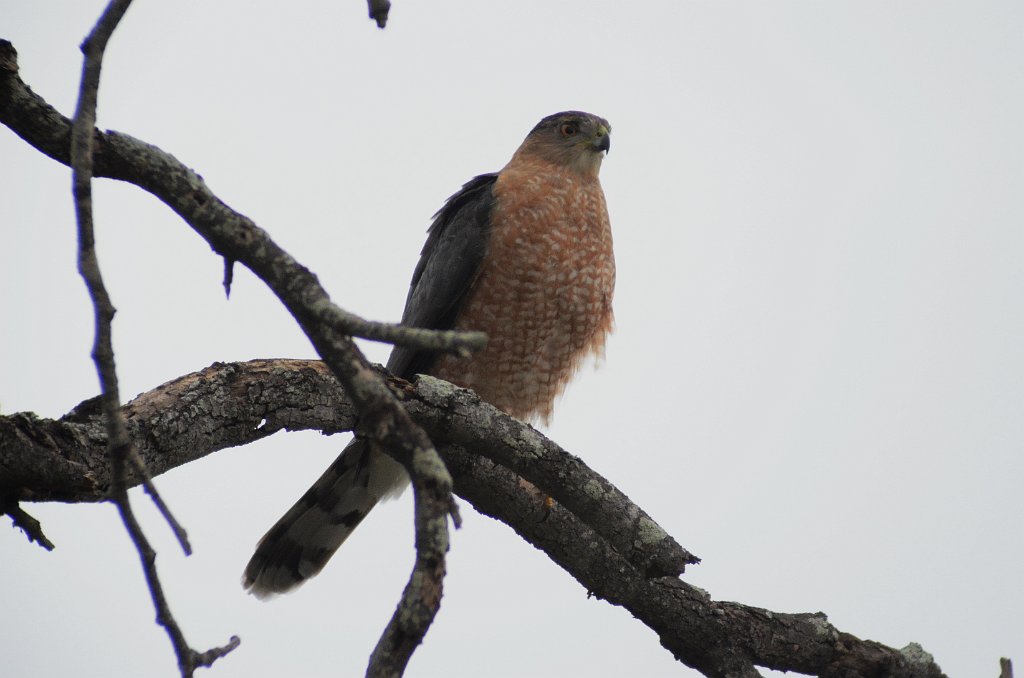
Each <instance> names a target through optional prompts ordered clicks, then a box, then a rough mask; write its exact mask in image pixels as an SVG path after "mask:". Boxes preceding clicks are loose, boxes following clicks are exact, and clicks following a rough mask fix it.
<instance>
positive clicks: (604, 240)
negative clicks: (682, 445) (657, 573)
mask: <svg viewBox="0 0 1024 678" xmlns="http://www.w3.org/2000/svg"><path fill="white" fill-rule="evenodd" d="M610 134H611V125H609V123H608V121H607V120H605V119H604V118H601V117H598V116H596V115H593V114H590V113H585V112H582V111H563V112H560V113H555V114H553V115H549V116H547V117H545V118H543V119H542V120H541V121H540V122H539V123H537V125H536V126H534V127H533V129H532V130H531V131H530V133H529V134H528V135H527V136H526V138H525V140H524V141H523V142H522V144H521V145H520V146H519V148H518V149H517V150H516V151H515V153H514V154H513V155H512V158H511V160H509V162H508V163H507V164H506V165H505V166H504V167H503V168H502V169H501V170H500V171H498V172H494V173H489V174H481V175H479V176H477V177H475V178H473V179H471V180H470V181H468V182H466V183H465V184H464V185H463V186H462V189H461V190H459V191H458V192H457V193H455V194H454V195H452V196H451V197H450V198H448V200H447V201H446V202H445V203H444V205H443V207H442V208H441V209H440V210H439V211H438V212H437V213H436V214H435V215H434V217H433V222H432V224H431V225H430V228H429V229H428V231H427V240H426V244H425V245H424V246H423V249H422V251H421V253H420V259H419V262H418V264H417V266H416V268H415V270H414V271H413V275H412V281H411V283H410V286H409V293H408V297H407V298H406V304H405V310H404V312H403V314H402V324H403V325H407V326H410V327H418V328H428V329H436V330H442V329H443V330H447V329H453V330H466V331H469V330H475V331H483V332H485V333H486V334H487V337H488V341H487V344H486V346H485V347H484V348H483V349H482V350H480V351H478V352H477V353H475V354H473V355H472V356H470V357H468V358H467V357H459V356H456V355H453V354H450V353H437V352H430V351H425V350H421V349H417V348H413V347H409V346H400V345H399V346H395V348H394V349H393V350H392V352H391V356H390V358H389V359H388V363H387V369H388V371H389V372H391V373H392V374H393V375H395V376H398V377H401V378H404V379H408V380H412V379H414V378H415V375H417V374H428V375H431V376H433V377H437V378H439V379H444V380H446V381H449V382H452V383H453V384H455V385H457V386H461V387H464V388H470V389H473V390H474V391H475V392H476V394H477V395H478V396H479V397H480V398H481V399H482V400H484V401H486V402H488V403H490V404H491V405H494V406H495V407H497V408H499V409H501V410H504V411H505V412H506V413H508V414H509V415H511V416H513V417H516V418H518V419H521V420H523V421H536V420H540V421H543V422H545V423H547V422H548V421H549V419H550V417H551V414H552V410H553V408H554V403H555V401H556V400H557V398H558V396H559V395H561V393H562V392H563V391H564V389H565V387H566V386H567V385H568V383H569V381H570V380H571V379H572V377H573V376H574V374H575V373H576V372H577V371H578V369H579V368H580V367H581V365H582V363H583V362H584V361H585V360H586V359H587V358H588V357H590V356H596V357H601V356H603V351H604V345H605V340H606V338H607V336H608V335H609V334H610V333H611V331H612V329H613V326H614V316H613V312H612V296H613V293H614V290H615V259H614V254H613V251H612V233H611V225H610V222H609V218H608V209H607V205H606V202H605V196H604V191H603V189H602V187H601V183H600V180H599V178H598V173H599V171H600V169H601V163H602V161H603V159H604V157H605V155H606V154H607V153H608V152H609V150H610V148H611V137H610ZM375 447H376V446H373V445H369V444H367V442H366V441H365V440H363V439H361V438H359V437H356V438H354V439H353V440H352V442H350V443H349V445H348V446H347V447H346V448H345V449H344V450H343V452H342V453H341V455H340V456H339V457H338V458H337V459H336V460H335V461H334V462H333V463H332V464H331V465H330V467H328V469H327V470H326V471H325V472H324V473H323V475H322V476H321V477H320V478H319V479H318V480H317V481H316V482H315V483H314V484H313V485H312V487H310V488H309V490H307V491H306V493H305V494H304V495H303V496H302V497H301V498H300V499H299V500H298V501H297V502H296V503H295V505H294V506H292V508H291V509H289V510H288V512H287V513H285V515H284V516H282V517H281V519H280V520H278V522H277V523H276V524H275V525H274V526H273V527H272V528H270V530H269V531H268V532H267V533H266V535H265V536H264V537H263V538H262V539H261V540H260V542H259V543H258V544H257V547H256V551H255V553H254V554H253V556H252V558H251V559H250V561H249V563H248V565H247V566H246V568H245V572H244V574H243V576H242V584H243V586H244V588H246V589H248V590H249V591H250V593H252V594H254V595H256V596H257V597H259V598H268V597H272V596H273V595H275V594H279V593H285V592H287V591H290V590H292V589H294V588H295V587H297V586H298V585H300V584H302V583H303V582H305V581H306V580H307V579H309V578H311V577H313V576H315V575H316V574H318V573H319V572H320V571H321V570H322V569H323V567H324V566H325V565H326V564H327V562H328V560H329V559H330V558H331V556H332V555H333V554H334V553H335V551H337V550H338V548H339V547H340V546H341V544H342V542H344V541H345V539H346V538H347V537H348V536H349V534H351V532H352V531H353V530H354V529H355V527H356V526H357V525H358V524H359V523H360V522H361V521H362V520H363V518H365V517H366V515H367V514H368V513H369V512H370V510H371V509H372V508H373V507H374V506H375V505H376V504H377V503H378V502H379V501H381V500H383V499H388V498H391V497H394V496H397V495H398V494H400V493H401V492H402V490H404V489H405V487H406V486H407V485H408V483H409V479H408V475H407V474H406V472H405V469H404V468H403V467H402V466H401V465H400V464H399V463H398V462H396V461H395V460H393V459H392V458H391V457H389V456H387V454H385V453H383V452H381V451H379V450H377V449H375Z"/></svg>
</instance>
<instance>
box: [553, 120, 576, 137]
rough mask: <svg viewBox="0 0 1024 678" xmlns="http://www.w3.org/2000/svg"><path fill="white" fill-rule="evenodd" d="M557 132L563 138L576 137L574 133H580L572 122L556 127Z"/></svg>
mask: <svg viewBox="0 0 1024 678" xmlns="http://www.w3.org/2000/svg"><path fill="white" fill-rule="evenodd" d="M558 131H559V132H561V133H562V136H563V137H572V136H576V133H577V132H579V131H580V127H579V125H577V124H576V123H574V122H563V123H562V124H561V125H560V126H559V127H558Z"/></svg>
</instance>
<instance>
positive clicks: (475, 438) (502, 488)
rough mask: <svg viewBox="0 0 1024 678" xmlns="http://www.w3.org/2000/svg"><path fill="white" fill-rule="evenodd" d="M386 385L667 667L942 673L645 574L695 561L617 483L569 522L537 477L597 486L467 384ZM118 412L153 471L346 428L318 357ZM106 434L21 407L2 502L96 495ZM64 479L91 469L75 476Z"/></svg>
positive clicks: (1, 439) (526, 532)
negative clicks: (630, 527) (630, 519)
mask: <svg viewBox="0 0 1024 678" xmlns="http://www.w3.org/2000/svg"><path fill="white" fill-rule="evenodd" d="M390 384H391V389H392V390H393V391H394V392H396V393H397V394H398V395H399V396H400V397H401V399H402V401H403V404H404V405H405V409H406V410H407V411H408V412H409V414H410V415H411V416H412V417H413V418H414V419H415V420H416V421H417V422H418V423H419V424H420V425H421V426H423V427H424V428H425V429H426V430H427V432H428V433H429V434H430V436H431V438H432V439H433V440H434V441H435V443H436V444H437V445H438V446H439V451H440V452H441V455H442V457H443V458H444V460H445V463H446V464H447V466H448V468H449V470H450V471H451V475H452V477H453V478H454V483H455V490H456V492H457V493H458V494H459V495H460V496H462V497H464V498H465V499H466V500H468V501H469V502H471V503H472V504H473V505H474V506H475V507H476V508H477V509H478V510H480V511H481V512H483V513H486V514H488V515H491V516H494V517H495V518H497V519H499V520H501V521H503V522H505V523H507V524H509V525H510V526H511V527H512V528H513V529H515V530H516V531H517V532H518V533H519V534H520V535H522V536H523V538H524V539H526V540H527V541H529V542H530V543H532V544H533V545H535V546H536V547H537V548H539V549H541V550H543V551H544V552H545V553H547V554H548V556H549V557H550V558H551V559H552V560H553V561H554V562H556V563H557V564H558V565H559V566H560V567H562V568H563V569H565V570H566V571H567V572H568V573H569V574H570V575H571V576H572V577H573V578H575V579H576V580H577V581H579V582H580V584H581V585H582V586H583V587H584V588H585V589H586V590H587V591H588V592H589V593H590V594H592V595H594V596H597V597H598V598H602V599H604V600H607V601H608V602H610V603H612V604H614V605H621V606H622V607H625V608H626V609H627V610H629V612H630V613H631V614H633V615H634V616H635V617H636V618H637V619H639V620H640V621H641V622H642V623H644V624H646V625H647V626H648V627H650V628H651V629H653V630H654V631H655V632H656V633H657V634H658V637H659V639H660V641H661V644H662V645H663V646H664V647H665V648H667V649H668V650H669V651H670V652H672V653H673V655H674V656H675V657H676V658H677V659H679V661H681V662H683V663H686V664H687V665H689V666H693V667H695V668H697V669H698V670H700V671H702V672H704V673H705V674H706V675H709V676H726V675H728V676H744V675H750V676H753V675H757V674H756V669H754V668H753V667H755V666H763V667H767V668H773V669H777V670H786V671H797V672H800V673H807V674H812V675H821V676H851V677H854V676H872V675H886V676H893V677H894V678H900V677H904V676H908V677H909V676H914V677H915V678H916V677H922V678H923V677H928V678H938V677H939V676H941V675H942V673H941V671H940V669H939V668H938V666H936V665H935V663H934V662H933V661H932V660H931V658H930V656H929V655H928V654H927V653H925V652H924V651H923V650H921V649H920V648H919V647H918V646H915V645H911V646H908V648H905V649H903V650H897V649H893V648H889V647H885V646H883V645H880V644H877V643H873V642H871V641H864V640H859V639H857V638H855V637H853V636H851V635H849V634H846V633H843V632H841V631H839V630H837V629H836V628H835V627H833V626H832V625H831V624H829V623H828V620H827V618H826V617H825V615H823V614H820V613H814V614H785V613H777V612H770V611H768V610H763V609H760V608H754V607H749V606H746V605H741V604H739V603H730V602H722V601H715V600H713V599H712V598H711V597H710V596H709V595H708V594H707V593H706V592H704V591H701V590H700V589H698V588H696V587H693V586H690V585H688V584H686V583H685V582H683V581H681V580H680V579H679V578H678V577H675V576H649V575H648V574H647V573H646V572H645V567H646V564H647V563H650V562H662V561H663V560H665V559H666V556H665V555H664V554H665V553H673V552H674V553H675V554H676V555H675V558H676V559H677V560H678V562H679V563H680V564H681V565H685V564H686V562H690V560H691V559H692V558H693V557H692V556H690V555H689V553H688V552H687V551H686V550H685V549H683V548H682V547H680V546H678V544H676V543H675V540H672V538H671V537H669V536H668V535H666V536H665V538H666V539H667V540H670V543H665V542H658V541H650V540H648V538H647V537H646V536H645V535H650V534H657V533H663V530H661V528H659V527H657V524H656V523H654V521H653V519H651V518H649V517H648V516H647V514H645V513H644V512H643V511H642V510H641V509H639V507H637V506H635V505H634V504H633V503H632V502H630V501H629V499H628V498H627V497H625V495H623V494H622V493H621V492H618V491H617V490H615V491H611V490H609V491H607V492H604V493H602V495H601V500H600V501H598V502H595V503H594V504H593V505H591V506H589V507H588V510H587V511H586V512H584V516H580V515H577V514H576V513H574V512H573V511H572V510H570V509H569V508H568V505H569V504H570V503H572V502H573V501H574V500H573V499H571V498H570V497H571V496H572V495H573V494H574V493H575V492H576V491H578V488H566V487H562V486H561V485H560V484H559V483H557V482H553V481H551V480H550V479H546V478H545V477H544V475H543V474H546V473H554V474H555V477H557V467H558V465H559V464H563V465H565V468H566V473H567V476H566V477H568V478H571V479H572V480H571V483H572V484H573V485H577V484H580V483H582V485H583V486H587V485H590V486H593V487H606V486H608V485H610V484H609V483H608V481H607V480H606V479H604V478H602V477H601V476H600V475H598V474H596V473H594V472H593V471H592V470H590V469H589V468H587V466H586V465H585V464H583V463H582V462H581V461H579V460H578V459H576V458H575V457H573V456H572V455H570V454H569V453H568V452H566V451H565V450H562V449H561V448H559V447H558V446H557V445H556V444H554V443H553V442H551V441H550V440H548V439H547V438H546V437H544V436H543V435H541V434H540V433H538V432H537V431H535V430H534V429H532V428H531V427H529V426H527V425H526V424H523V423H521V422H517V421H516V420H514V419H512V418H511V417H508V416H507V415H505V414H503V413H502V412H500V411H498V410H497V409H495V408H493V407H491V406H490V405H488V404H486V403H483V402H480V400H479V398H477V397H476V396H475V395H474V394H473V393H472V392H471V391H467V390H464V389H459V388H456V387H454V386H452V385H450V384H447V383H445V382H441V381H438V380H436V379H431V378H429V377H421V378H420V379H419V380H418V381H417V382H416V383H415V384H410V383H408V382H405V381H402V380H397V379H393V380H391V382H390ZM123 409H124V411H125V416H126V419H127V421H128V427H129V431H130V433H131V435H132V437H133V439H134V440H135V441H136V442H137V444H138V447H139V450H140V453H141V454H142V455H143V457H144V458H145V460H146V463H147V465H148V466H149V468H150V470H151V472H153V473H154V474H158V473H161V472H163V471H166V470H169V469H170V468H173V467H175V466H179V465H181V464H184V463H187V462H188V461H190V460H192V459H198V458H200V457H203V456H205V455H207V454H210V453H211V452H214V451H216V450H218V449H223V448H225V447H231V446H235V445H243V444H246V443H248V442H251V441H253V440H257V439H259V438H262V437H265V436H267V435H270V434H272V433H274V432H277V431H281V430H300V429H316V430H320V431H324V432H327V433H331V432H337V431H342V430H348V429H350V428H352V427H353V425H354V424H355V414H354V409H353V407H352V405H351V403H350V402H349V399H348V397H347V396H346V395H345V392H344V390H343V389H342V388H341V387H340V386H339V384H338V383H337V381H336V380H335V379H334V378H333V377H332V375H331V373H330V371H329V370H328V369H327V368H326V366H325V365H323V364H322V363H321V362H319V361H311V360H255V361H251V362H246V363H228V364H220V363H217V364H214V365H212V366H210V367H208V368H206V369H205V370H202V371H200V372H198V373H195V374H190V375H186V376H183V377H181V378H179V379H176V380H174V381H172V382H169V383H167V384H164V385H163V386H160V387H158V388H156V389H154V390H152V391H149V392H148V393H144V394H142V395H141V396H139V397H138V398H136V399H135V400H134V401H132V402H130V403H128V404H127V405H125V406H124V408H123ZM103 435H104V434H103V427H102V424H101V422H100V420H99V416H98V415H97V414H96V413H95V412H94V408H93V407H92V406H91V404H90V403H89V402H86V403H84V404H83V405H80V406H79V407H78V408H76V409H75V410H74V411H73V412H71V413H69V414H68V415H67V416H65V417H63V418H62V419H60V420H56V421H51V420H45V419H39V418H38V417H34V416H33V415H29V414H15V415H11V416H7V417H4V416H0V466H5V467H8V468H11V469H12V470H13V471H15V473H14V474H13V475H11V476H4V481H5V485H4V486H0V495H7V496H13V497H18V498H21V499H23V500H24V499H28V498H30V497H35V498H40V497H47V498H60V499H62V500H64V501H93V500H95V499H97V498H99V497H100V496H102V487H103V485H104V483H105V482H107V479H106V478H105V476H103V475H102V471H100V475H96V474H94V473H91V472H90V471H89V469H93V468H95V467H96V465H95V464H91V463H90V462H89V458H90V457H96V458H102V449H103V445H104V443H105V440H104V438H103ZM497 448H502V449H500V450H498V449H497ZM65 451H66V452H67V454H65V453H64V452H65ZM34 455H43V456H41V457H38V458H39V459H43V460H46V461H44V462H42V465H46V464H48V463H49V460H57V459H60V460H63V462H64V463H63V464H62V465H58V466H59V468H57V469H56V470H53V471H49V470H48V471H38V472H37V471H31V470H28V469H25V468H23V466H24V465H25V464H32V463H33V456H34ZM538 455H541V456H543V458H544V459H545V461H544V462H543V463H541V464H537V466H538V467H539V470H537V473H536V474H534V473H531V474H530V476H529V477H524V476H523V475H520V474H518V473H516V472H513V471H512V470H510V468H508V467H506V466H503V465H502V464H501V463H497V462H496V461H495V459H502V460H506V461H509V465H510V466H515V467H517V468H523V469H526V470H530V468H531V466H530V465H529V464H526V463H525V462H526V460H529V459H537V458H538ZM99 466H100V469H102V465H99ZM544 467H547V469H546V470H545V468H544ZM75 473H90V475H89V477H88V478H82V477H78V478H76V477H75ZM8 477H9V478H16V479H21V481H23V482H24V481H29V482H33V483H37V484H36V485H32V486H25V487H23V488H22V489H21V490H19V489H18V488H16V487H13V486H11V485H7V484H6V482H7V478H8ZM47 482H52V483H56V484H59V486H58V485H55V486H54V488H53V489H50V490H47V489H46V488H45V487H44V486H42V485H39V483H47ZM549 482H550V483H552V484H551V485H550V486H548V485H545V483H549ZM612 490H614V488H612ZM548 496H551V497H553V498H554V500H555V501H554V503H553V505H549V503H548V502H546V501H545V500H546V498H547V497H548ZM621 516H644V520H642V521H641V520H638V521H636V528H635V529H636V530H637V533H635V534H634V535H633V537H632V539H630V538H629V536H628V535H627V534H622V535H618V536H617V535H616V534H615V533H614V532H613V533H612V534H610V535H607V536H606V534H604V533H605V532H607V530H604V529H603V528H602V527H601V526H602V525H605V524H612V523H615V522H616V521H620V520H621ZM647 521H650V523H653V524H654V528H657V529H656V530H655V529H652V528H651V527H650V526H649V525H646V524H647ZM624 528H625V525H623V526H622V528H621V529H624ZM673 545H674V546H673ZM667 562H673V561H672V559H668V560H667ZM381 675H387V674H386V673H382V674H381Z"/></svg>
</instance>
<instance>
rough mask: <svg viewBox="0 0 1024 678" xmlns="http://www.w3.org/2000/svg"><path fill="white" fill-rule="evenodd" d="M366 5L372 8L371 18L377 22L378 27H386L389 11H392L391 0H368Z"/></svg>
mask: <svg viewBox="0 0 1024 678" xmlns="http://www.w3.org/2000/svg"><path fill="white" fill-rule="evenodd" d="M366 5H367V8H368V9H369V10H370V18H371V19H373V20H374V21H376V22H377V28H384V27H385V26H387V25H388V12H390V11H391V2H390V0H366Z"/></svg>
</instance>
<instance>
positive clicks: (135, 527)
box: [70, 0, 239, 678]
mask: <svg viewBox="0 0 1024 678" xmlns="http://www.w3.org/2000/svg"><path fill="white" fill-rule="evenodd" d="M130 5H131V0H112V1H111V2H110V4H108V5H107V8H106V9H105V10H104V12H103V14H102V15H101V16H100V19H99V21H98V22H97V23H96V25H95V26H94V27H93V30H92V31H91V32H90V33H89V35H88V37H86V39H85V42H83V43H82V53H83V54H84V55H85V59H84V63H83V65H82V80H81V86H80V89H79V97H78V106H77V109H76V111H75V117H74V120H73V122H72V129H71V148H70V155H71V175H72V190H73V193H74V198H75V214H76V216H77V220H78V270H79V273H81V275H82V278H83V279H84V280H85V284H86V287H87V288H88V290H89V296H90V298H91V299H92V303H93V308H94V309H95V323H96V339H95V343H94V345H93V351H92V356H93V360H94V361H95V363H96V370H97V372H98V373H99V378H100V386H101V390H102V393H101V396H100V399H101V404H102V409H103V414H104V417H103V418H104V422H105V424H106V432H107V438H108V440H107V449H108V453H109V458H110V476H111V483H110V499H111V501H113V502H114V504H115V505H116V506H117V510H118V513H119V514H120V515H121V520H122V522H123V523H124V526H125V529H127V531H128V535H129V536H130V537H131V540H132V543H133V544H134V545H135V550H136V551H137V552H138V554H139V560H140V561H141V563H142V570H143V573H144V575H145V578H146V584H147V586H148V587H149V592H150V597H151V598H152V600H153V606H154V607H155V608H156V613H157V614H156V618H157V622H158V623H159V624H160V625H161V626H163V627H164V630H165V631H166V632H167V635H168V637H169V638H170V641H171V645H172V646H173V648H174V653H175V655H176V656H177V659H178V669H179V670H180V671H181V675H182V676H183V678H190V677H191V676H192V675H193V674H194V673H195V669H196V668H197V667H198V666H209V664H210V663H211V662H213V661H214V660H216V659H217V658H219V657H221V656H223V655H225V654H227V653H228V652H230V651H231V650H232V649H234V648H235V647H237V646H238V643H239V640H238V638H237V637H232V639H231V641H230V642H229V644H228V645H226V646H224V647H222V648H216V649H215V650H212V651H208V652H205V653H203V654H202V655H201V654H200V653H198V652H196V651H195V650H193V649H192V648H191V646H189V644H188V642H187V641H186V640H185V636H184V634H183V633H182V631H181V627H180V626H179V624H178V622H177V620H176V619H175V618H174V615H173V614H172V613H171V609H170V606H169V605H168V604H167V598H166V596H165V595H164V592H163V586H162V585H161V583H160V577H159V575H158V574H157V571H156V552H155V551H154V550H153V548H152V546H151V545H150V543H149V540H148V539H146V535H145V534H144V533H143V531H142V527H141V526H140V525H139V523H138V521H137V520H136V518H135V514H134V512H133V511H132V507H131V502H130V501H129V499H128V488H127V485H126V484H125V466H126V464H129V463H131V464H132V465H133V466H134V467H135V469H136V471H137V473H138V474H139V475H140V476H142V478H143V484H144V485H145V488H146V492H147V493H148V494H149V495H150V497H152V498H153V501H154V502H155V503H156V505H157V507H158V508H159V510H160V512H161V513H162V514H163V516H164V518H165V519H166V520H167V521H168V523H169V524H170V525H171V527H172V528H173V530H174V533H175V535H177V537H178V539H179V541H180V543H181V544H182V547H183V548H184V550H185V553H186V554H188V553H190V552H191V548H190V547H189V544H188V538H187V536H186V535H185V530H184V529H183V528H182V527H181V525H179V524H178V522H177V521H176V520H175V519H174V517H173V516H172V515H171V513H170V511H169V510H168V508H167V506H166V504H165V503H164V501H163V499H162V498H161V497H160V495H159V493H158V492H157V491H156V488H155V487H154V486H153V484H152V482H150V480H149V478H148V477H147V474H146V471H145V467H144V465H143V464H142V461H141V460H140V459H139V456H138V453H137V452H136V451H135V449H134V447H133V446H132V441H131V438H130V437H129V435H128V428H127V424H126V422H125V419H124V415H123V413H122V412H121V397H120V394H119V392H118V384H117V369H116V367H115V364H114V349H113V342H112V328H111V324H112V322H113V320H114V313H115V312H116V311H115V309H114V305H113V303H112V302H111V300H110V295H109V294H108V292H107V289H106V286H105V285H104V283H103V275H102V273H101V272H100V265H99V260H98V259H97V257H96V240H95V235H94V230H93V218H92V174H93V130H94V129H95V126H96V102H97V98H98V93H99V85H100V71H101V69H102V65H103V53H104V51H105V50H106V46H107V42H108V41H109V40H110V36H111V35H112V34H113V32H114V30H115V29H116V28H117V25H118V23H120V21H121V18H122V17H123V16H124V14H125V12H126V11H127V10H128V7H129V6H130ZM202 661H206V663H205V664H203V663H201V662H202Z"/></svg>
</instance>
